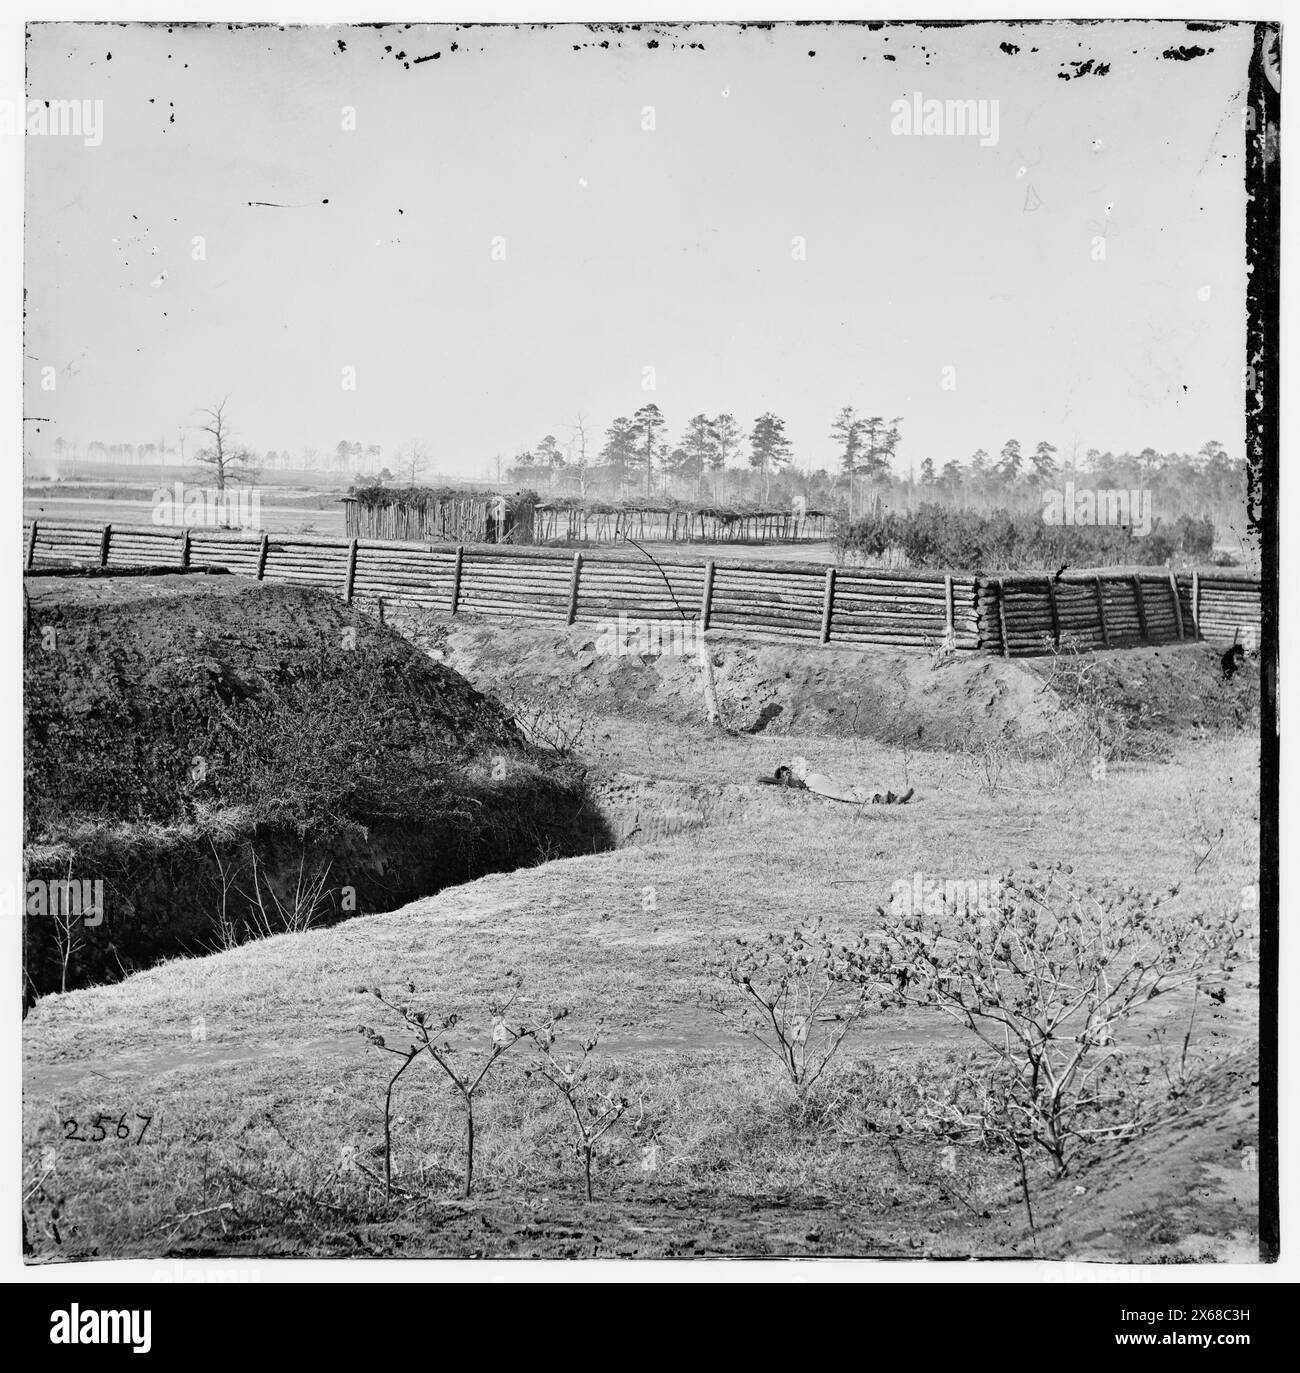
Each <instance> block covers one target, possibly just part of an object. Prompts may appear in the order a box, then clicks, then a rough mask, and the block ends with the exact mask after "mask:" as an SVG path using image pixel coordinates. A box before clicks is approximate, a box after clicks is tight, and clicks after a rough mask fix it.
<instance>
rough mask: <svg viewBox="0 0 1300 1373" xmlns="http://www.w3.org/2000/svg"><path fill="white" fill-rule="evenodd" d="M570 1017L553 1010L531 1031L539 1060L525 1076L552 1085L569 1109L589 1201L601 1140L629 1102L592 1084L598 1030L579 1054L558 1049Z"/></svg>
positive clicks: (625, 1109) (565, 1012)
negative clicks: (561, 1025)
mask: <svg viewBox="0 0 1300 1373" xmlns="http://www.w3.org/2000/svg"><path fill="white" fill-rule="evenodd" d="M568 1014H569V1012H568V1011H567V1009H559V1010H555V1011H552V1013H551V1015H550V1018H549V1019H548V1020H547V1021H546V1023H545V1024H542V1025H537V1026H534V1027H533V1028H532V1029H531V1030H530V1031H529V1034H530V1035H531V1036H532V1038H533V1041H534V1042H535V1043H536V1045H537V1052H538V1059H537V1062H536V1065H535V1066H534V1067H533V1068H530V1069H525V1070H524V1075H525V1076H531V1075H532V1074H533V1073H536V1074H537V1076H538V1077H540V1078H542V1079H543V1081H545V1082H549V1083H550V1085H551V1087H552V1088H553V1089H554V1090H555V1093H556V1095H557V1096H558V1097H559V1098H560V1099H561V1100H562V1101H563V1102H564V1104H565V1106H566V1107H567V1108H568V1111H569V1119H570V1121H571V1123H572V1125H573V1131H574V1151H575V1152H576V1153H577V1155H578V1157H579V1159H580V1160H581V1161H582V1168H583V1176H584V1178H585V1180H586V1184H587V1200H588V1201H590V1200H591V1199H592V1194H591V1165H592V1160H593V1158H594V1157H595V1156H596V1154H597V1151H598V1149H599V1147H600V1142H601V1139H602V1138H603V1137H604V1136H605V1135H606V1134H608V1133H609V1131H610V1130H612V1129H613V1128H614V1126H615V1125H617V1124H618V1122H619V1121H620V1120H621V1119H622V1118H623V1115H624V1113H625V1112H626V1111H627V1109H628V1105H629V1102H628V1099H627V1098H626V1097H625V1096H621V1095H615V1094H614V1093H612V1092H607V1091H604V1090H602V1089H601V1088H600V1087H598V1086H596V1085H595V1084H594V1083H593V1082H592V1081H591V1068H590V1066H589V1064H588V1060H589V1059H590V1056H591V1055H592V1053H594V1051H595V1049H596V1045H597V1044H598V1043H599V1040H600V1031H599V1028H597V1030H596V1032H595V1033H594V1034H591V1035H589V1036H588V1037H587V1038H586V1039H583V1040H581V1041H579V1043H578V1048H577V1052H576V1053H569V1054H565V1053H563V1052H561V1051H560V1050H559V1049H557V1048H556V1035H555V1027H556V1025H558V1024H559V1023H560V1022H561V1021H563V1020H565V1019H567V1018H568Z"/></svg>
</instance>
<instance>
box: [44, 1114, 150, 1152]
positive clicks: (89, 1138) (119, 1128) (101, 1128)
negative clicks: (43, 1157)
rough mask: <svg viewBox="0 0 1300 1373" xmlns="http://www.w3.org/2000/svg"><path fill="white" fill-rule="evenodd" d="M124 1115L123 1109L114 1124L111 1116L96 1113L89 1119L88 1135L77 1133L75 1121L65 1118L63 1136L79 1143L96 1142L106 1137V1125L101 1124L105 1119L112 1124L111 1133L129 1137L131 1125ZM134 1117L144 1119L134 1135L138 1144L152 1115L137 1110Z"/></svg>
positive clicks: (124, 1137) (119, 1136) (118, 1136)
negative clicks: (142, 1113)
mask: <svg viewBox="0 0 1300 1373" xmlns="http://www.w3.org/2000/svg"><path fill="white" fill-rule="evenodd" d="M126 1117H127V1113H126V1112H125V1111H123V1112H122V1114H121V1115H120V1116H119V1117H118V1119H117V1122H116V1124H114V1123H113V1121H112V1118H111V1117H109V1116H105V1115H104V1113H103V1112H102V1111H101V1112H100V1113H99V1114H98V1115H96V1117H95V1119H94V1120H93V1121H91V1124H90V1130H91V1133H90V1134H89V1135H79V1134H78V1133H77V1122H76V1121H75V1120H72V1119H68V1120H65V1121H64V1122H63V1138H64V1139H68V1140H76V1141H77V1142H78V1143H79V1144H98V1143H99V1142H100V1140H103V1139H107V1138H108V1126H106V1125H104V1124H103V1122H104V1121H105V1120H107V1121H108V1122H109V1124H110V1125H112V1126H113V1133H114V1135H116V1137H117V1138H118V1139H130V1138H131V1127H130V1126H129V1125H128V1124H127V1123H126ZM135 1118H136V1120H142V1121H144V1124H143V1125H142V1126H141V1127H140V1133H139V1134H138V1135H136V1137H135V1142H136V1143H137V1144H139V1143H140V1141H141V1140H142V1139H143V1138H144V1132H145V1131H146V1130H147V1129H148V1128H149V1122H150V1121H151V1120H152V1119H153V1117H152V1116H142V1115H141V1114H140V1113H139V1111H137V1112H136V1113H135Z"/></svg>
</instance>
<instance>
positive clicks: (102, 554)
mask: <svg viewBox="0 0 1300 1373" xmlns="http://www.w3.org/2000/svg"><path fill="white" fill-rule="evenodd" d="M112 537H113V526H112V525H111V524H106V525H105V526H104V532H103V533H102V534H101V535H100V536H99V565H100V567H107V566H108V545H109V541H110V540H111V539H112Z"/></svg>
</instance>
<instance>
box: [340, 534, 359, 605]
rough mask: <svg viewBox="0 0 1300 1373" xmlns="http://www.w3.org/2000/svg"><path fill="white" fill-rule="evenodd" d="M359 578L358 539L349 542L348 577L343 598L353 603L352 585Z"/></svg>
mask: <svg viewBox="0 0 1300 1373" xmlns="http://www.w3.org/2000/svg"><path fill="white" fill-rule="evenodd" d="M356 580H357V540H356V539H353V540H352V541H351V542H350V543H349V544H348V579H347V582H346V583H345V584H344V587H343V599H344V600H345V601H346V602H347V603H348V604H349V605H351V604H352V587H353V585H354V584H355V583H356Z"/></svg>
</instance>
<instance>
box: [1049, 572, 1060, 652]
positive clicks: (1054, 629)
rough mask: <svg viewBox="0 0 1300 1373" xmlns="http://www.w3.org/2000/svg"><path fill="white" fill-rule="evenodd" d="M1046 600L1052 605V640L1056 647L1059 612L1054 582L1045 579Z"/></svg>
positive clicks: (1058, 640) (1058, 631) (1058, 630)
mask: <svg viewBox="0 0 1300 1373" xmlns="http://www.w3.org/2000/svg"><path fill="white" fill-rule="evenodd" d="M1047 602H1048V604H1049V605H1050V606H1051V607H1052V640H1053V642H1054V643H1055V644H1056V646H1057V648H1060V646H1061V612H1060V611H1059V610H1058V609H1057V606H1056V583H1055V582H1054V581H1053V580H1052V578H1051V577H1049V578H1048V579H1047Z"/></svg>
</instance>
